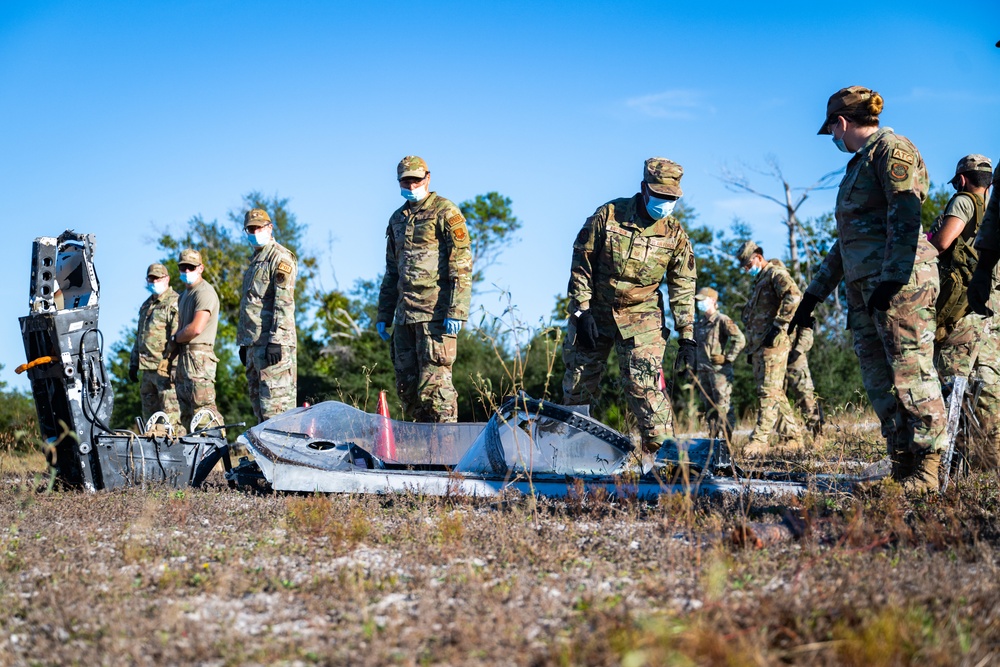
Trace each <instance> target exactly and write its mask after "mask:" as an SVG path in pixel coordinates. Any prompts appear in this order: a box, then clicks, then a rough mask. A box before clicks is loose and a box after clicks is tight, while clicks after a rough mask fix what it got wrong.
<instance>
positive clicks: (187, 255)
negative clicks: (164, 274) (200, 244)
mask: <svg viewBox="0 0 1000 667" xmlns="http://www.w3.org/2000/svg"><path fill="white" fill-rule="evenodd" d="M177 263H178V264H190V265H191V266H201V263H202V262H201V253H200V252H198V251H197V250H194V249H193V248H185V249H184V250H181V256H180V259H178V260H177Z"/></svg>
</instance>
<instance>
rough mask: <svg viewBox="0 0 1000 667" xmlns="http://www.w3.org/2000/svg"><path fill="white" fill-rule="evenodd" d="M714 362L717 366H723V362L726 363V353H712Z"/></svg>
mask: <svg viewBox="0 0 1000 667" xmlns="http://www.w3.org/2000/svg"><path fill="white" fill-rule="evenodd" d="M712 363H713V364H715V365H716V366H721V365H722V364H724V363H726V355H724V354H713V355H712Z"/></svg>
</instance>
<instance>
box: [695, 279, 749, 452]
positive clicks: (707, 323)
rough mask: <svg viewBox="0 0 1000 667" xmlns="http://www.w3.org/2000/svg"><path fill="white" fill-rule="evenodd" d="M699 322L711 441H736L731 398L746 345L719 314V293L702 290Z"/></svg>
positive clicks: (701, 374)
mask: <svg viewBox="0 0 1000 667" xmlns="http://www.w3.org/2000/svg"><path fill="white" fill-rule="evenodd" d="M694 299H695V307H696V308H697V310H698V319H697V320H695V323H694V340H695V342H696V343H697V344H698V350H697V363H698V388H699V390H700V393H701V399H702V409H703V410H704V413H705V420H706V421H707V422H708V431H709V437H711V438H726V440H729V439H730V438H731V437H732V433H733V428H734V427H735V426H736V413H735V411H734V410H733V405H732V402H731V401H730V397H731V396H732V393H733V361H735V359H736V358H737V357H738V356H740V352H742V351H743V347H744V346H745V345H746V342H747V341H746V338H744V337H743V332H742V331H740V328H739V327H738V326H736V322H733V320H732V319H731V318H730V317H729V316H727V315H726V314H724V313H723V312H722V311H721V310H719V293H718V292H717V291H715V290H714V289H712V288H711V287H702V288H701V289H699V290H698V293H697V294H696V295H695V297H694Z"/></svg>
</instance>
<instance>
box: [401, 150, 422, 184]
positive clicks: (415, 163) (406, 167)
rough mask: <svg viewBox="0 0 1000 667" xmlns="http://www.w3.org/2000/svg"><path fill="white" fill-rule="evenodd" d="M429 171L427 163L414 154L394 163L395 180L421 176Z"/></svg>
mask: <svg viewBox="0 0 1000 667" xmlns="http://www.w3.org/2000/svg"><path fill="white" fill-rule="evenodd" d="M429 171H430V169H428V168H427V163H426V162H424V159H423V158H421V157H417V156H416V155H407V156H406V157H404V158H403V159H402V160H400V161H399V164H398V165H396V180H397V181H401V180H403V179H404V178H423V177H424V176H426V175H427V172H429Z"/></svg>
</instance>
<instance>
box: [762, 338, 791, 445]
mask: <svg viewBox="0 0 1000 667" xmlns="http://www.w3.org/2000/svg"><path fill="white" fill-rule="evenodd" d="M791 345H792V342H791V340H790V339H789V338H788V334H786V333H785V332H781V333H780V334H778V336H777V338H775V339H774V346H773V347H761V348H760V349H759V350H757V351H756V352H754V353H753V354H752V355H751V357H750V360H751V363H752V364H753V379H754V383H755V384H756V385H757V399H758V402H759V403H760V406H759V408H758V411H757V424H756V426H754V429H753V433H752V434H751V435H750V446H751V447H753V448H755V449H757V450H758V451H760V450H763V449H764V448H766V447H767V444H768V440H769V439H770V437H771V434H772V433H777V434H778V440H779V442H780V443H781V444H782V445H791V446H795V445H801V444H802V422H800V421H799V418H798V415H796V414H795V411H794V410H792V406H791V404H790V403H789V402H788V396H786V395H785V374H786V372H787V367H788V351H789V348H790V347H791Z"/></svg>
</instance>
